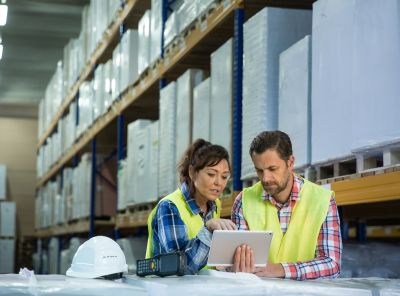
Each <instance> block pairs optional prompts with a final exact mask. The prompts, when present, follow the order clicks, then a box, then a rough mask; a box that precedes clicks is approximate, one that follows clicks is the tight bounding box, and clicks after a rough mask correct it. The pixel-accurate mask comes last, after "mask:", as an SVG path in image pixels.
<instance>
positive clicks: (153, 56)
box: [150, 0, 163, 64]
mask: <svg viewBox="0 0 400 296" xmlns="http://www.w3.org/2000/svg"><path fill="white" fill-rule="evenodd" d="M162 3H163V0H151V20H150V28H151V29H150V38H151V41H150V64H152V63H154V62H155V61H156V60H157V59H158V58H159V57H160V55H161V48H162V47H161V39H162V34H163V31H162Z"/></svg>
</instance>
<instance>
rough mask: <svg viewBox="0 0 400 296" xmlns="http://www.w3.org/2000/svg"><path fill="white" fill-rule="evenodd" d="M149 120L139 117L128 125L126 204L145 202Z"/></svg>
mask: <svg viewBox="0 0 400 296" xmlns="http://www.w3.org/2000/svg"><path fill="white" fill-rule="evenodd" d="M150 123H151V121H150V120H146V119H139V120H136V121H134V122H132V123H130V124H129V125H128V155H127V161H128V180H129V181H130V182H128V200H127V204H128V205H134V204H138V203H142V202H146V196H147V190H148V188H149V186H147V181H150V180H149V179H148V171H147V170H148V168H147V165H148V164H149V156H150V155H149V148H150V147H149V146H150V145H149V144H150V138H149V134H148V129H147V126H148V125H149V124H150Z"/></svg>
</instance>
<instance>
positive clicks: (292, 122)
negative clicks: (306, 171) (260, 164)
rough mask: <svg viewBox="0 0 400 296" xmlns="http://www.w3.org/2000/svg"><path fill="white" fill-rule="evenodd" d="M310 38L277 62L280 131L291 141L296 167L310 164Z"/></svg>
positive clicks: (299, 43) (288, 50)
mask: <svg viewBox="0 0 400 296" xmlns="http://www.w3.org/2000/svg"><path fill="white" fill-rule="evenodd" d="M310 112H311V37H310V36H309V35H308V36H306V37H305V38H303V39H302V40H300V41H299V42H297V43H295V44H294V45H292V46H291V47H289V49H287V50H285V51H284V52H282V53H281V55H280V58H279V124H278V127H279V130H281V131H283V132H286V133H287V134H288V135H289V136H290V139H291V141H292V146H293V154H294V155H295V156H296V162H295V166H296V167H304V166H307V165H309V164H310V162H311V114H310Z"/></svg>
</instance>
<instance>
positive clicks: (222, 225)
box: [206, 218, 236, 232]
mask: <svg viewBox="0 0 400 296" xmlns="http://www.w3.org/2000/svg"><path fill="white" fill-rule="evenodd" d="M206 227H207V229H208V230H210V231H211V232H213V231H214V230H236V225H235V223H233V222H232V221H231V220H229V219H217V218H213V219H210V220H208V221H207V222H206Z"/></svg>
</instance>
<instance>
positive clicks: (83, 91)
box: [77, 81, 94, 137]
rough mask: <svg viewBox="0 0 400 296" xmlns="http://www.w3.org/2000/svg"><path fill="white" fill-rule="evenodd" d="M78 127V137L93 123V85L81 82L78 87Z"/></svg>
mask: <svg viewBox="0 0 400 296" xmlns="http://www.w3.org/2000/svg"><path fill="white" fill-rule="evenodd" d="M78 104H79V126H78V133H77V134H78V137H79V135H81V134H83V133H84V132H85V131H86V130H87V129H88V128H89V127H90V126H91V125H92V123H93V107H94V106H93V105H94V104H93V83H92V81H91V82H83V83H82V84H81V86H80V87H79V99H78Z"/></svg>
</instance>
